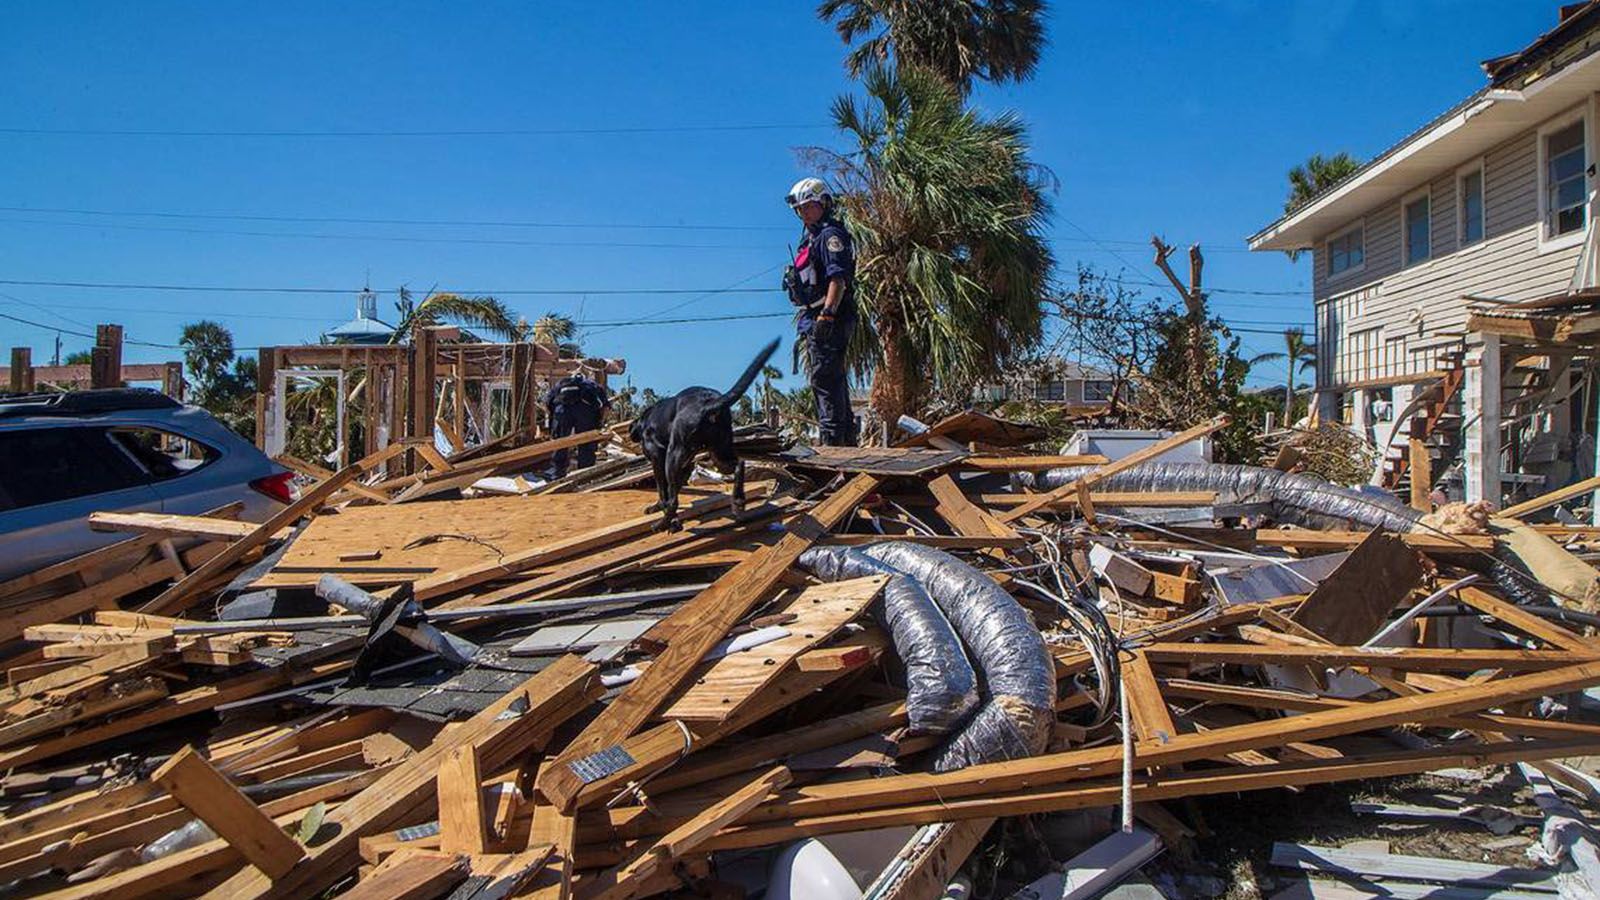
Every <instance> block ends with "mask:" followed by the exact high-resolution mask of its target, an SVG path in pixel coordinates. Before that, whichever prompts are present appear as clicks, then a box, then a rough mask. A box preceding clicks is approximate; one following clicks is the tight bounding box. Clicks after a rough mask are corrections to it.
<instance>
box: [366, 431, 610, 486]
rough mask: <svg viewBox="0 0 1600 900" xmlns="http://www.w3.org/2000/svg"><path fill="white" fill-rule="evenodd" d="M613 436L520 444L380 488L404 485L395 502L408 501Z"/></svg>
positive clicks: (583, 435) (585, 435) (577, 436)
mask: <svg viewBox="0 0 1600 900" xmlns="http://www.w3.org/2000/svg"><path fill="white" fill-rule="evenodd" d="M610 437H611V436H610V435H608V434H606V433H605V432H604V431H585V432H582V433H580V434H569V435H567V436H566V437H559V438H554V439H552V440H548V441H541V442H539V443H537V444H529V445H527V446H526V447H518V448H517V449H515V450H506V451H504V452H502V453H495V454H492V455H490V456H481V457H479V458H477V459H474V460H472V461H470V462H462V463H457V464H455V467H454V468H453V469H452V470H450V471H449V472H445V473H440V474H437V475H432V476H422V477H418V476H401V477H399V478H391V479H388V480H387V481H381V482H379V483H378V484H377V485H376V487H377V489H378V490H380V491H389V490H394V489H395V488H397V487H399V488H403V490H402V491H401V492H400V493H399V494H397V495H395V502H397V503H398V502H402V501H406V500H421V499H423V498H425V497H431V496H433V495H434V494H438V493H441V492H443V491H448V490H453V489H455V488H462V487H468V486H470V485H471V484H472V483H473V482H474V481H477V480H478V479H479V478H483V477H484V476H486V475H492V474H495V473H496V472H497V471H499V470H501V469H505V468H508V467H511V466H518V465H527V464H530V463H533V462H536V461H538V460H540V459H543V458H544V457H547V456H553V455H554V454H555V452H556V451H557V450H567V449H571V448H573V447H578V446H582V445H583V444H593V443H599V442H602V441H607V440H610Z"/></svg>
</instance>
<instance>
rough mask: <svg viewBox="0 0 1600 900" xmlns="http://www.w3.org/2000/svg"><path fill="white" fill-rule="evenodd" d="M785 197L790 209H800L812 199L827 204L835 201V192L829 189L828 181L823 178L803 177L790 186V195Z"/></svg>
mask: <svg viewBox="0 0 1600 900" xmlns="http://www.w3.org/2000/svg"><path fill="white" fill-rule="evenodd" d="M783 199H784V201H785V202H787V203H788V204H789V208H790V209H799V208H800V207H801V206H802V205H804V204H806V203H810V202H812V201H816V202H818V203H821V204H822V205H823V206H827V205H828V204H830V203H832V202H833V192H832V191H830V190H828V183H827V182H826V181H823V180H822V179H821V178H802V179H800V180H799V181H796V182H795V183H794V187H792V188H789V194H788V196H786V197H784V198H783Z"/></svg>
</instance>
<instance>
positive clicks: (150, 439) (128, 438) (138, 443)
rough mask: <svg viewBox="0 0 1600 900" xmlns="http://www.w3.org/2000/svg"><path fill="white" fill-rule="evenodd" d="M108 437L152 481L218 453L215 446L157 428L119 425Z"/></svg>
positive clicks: (191, 468)
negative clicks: (133, 460) (139, 466)
mask: <svg viewBox="0 0 1600 900" xmlns="http://www.w3.org/2000/svg"><path fill="white" fill-rule="evenodd" d="M110 437H111V439H112V440H113V441H115V442H116V443H117V445H118V446H119V447H121V448H122V449H123V450H124V451H126V452H127V454H128V455H129V456H131V457H133V459H135V460H137V461H138V463H139V465H141V466H143V467H144V468H145V470H146V471H148V472H149V473H150V477H151V478H152V479H153V480H155V481H166V480H167V479H170V478H177V477H179V476H181V475H187V474H189V473H190V472H193V471H195V470H197V469H200V468H202V467H204V466H206V465H208V464H210V463H211V462H213V461H214V460H216V458H217V457H218V456H220V455H221V454H219V453H218V452H217V449H216V448H215V447H211V446H209V445H207V444H202V443H200V442H199V441H197V440H194V439H193V438H187V437H184V436H183V435H179V434H173V433H171V432H168V431H162V430H160V429H158V428H146V427H143V426H136V425H130V426H118V427H116V428H113V429H111V431H110Z"/></svg>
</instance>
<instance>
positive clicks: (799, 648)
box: [662, 575, 888, 722]
mask: <svg viewBox="0 0 1600 900" xmlns="http://www.w3.org/2000/svg"><path fill="white" fill-rule="evenodd" d="M887 581H888V577H887V576H883V575H874V576H871V577H868V578H853V579H851V580H849V581H837V582H834V583H832V584H820V585H816V586H814V587H809V588H806V589H805V590H803V591H801V592H800V593H798V594H796V595H794V596H793V597H792V598H791V599H789V600H787V601H786V602H783V603H780V604H779V605H778V606H777V607H776V608H774V609H773V610H772V612H773V613H774V614H777V615H782V614H785V613H794V615H795V617H796V618H795V620H794V621H793V622H789V623H786V624H785V625H784V626H783V627H785V628H787V629H789V636H788V637H784V638H779V639H778V640H776V641H772V642H771V643H767V644H762V645H761V646H759V647H754V648H751V649H750V650H748V651H745V652H743V653H732V654H729V655H728V656H724V657H723V658H722V659H719V660H717V661H716V662H714V663H710V664H709V665H706V666H703V667H702V668H701V669H700V671H699V672H697V673H696V674H695V676H694V679H693V681H691V682H690V683H689V687H688V688H687V689H686V690H684V691H683V692H682V693H680V694H679V695H678V697H677V699H675V700H673V701H672V702H671V703H670V705H668V706H667V708H666V710H665V711H664V712H663V713H662V717H663V718H667V719H683V720H687V721H709V722H722V721H725V720H726V719H727V718H728V717H729V716H732V715H733V714H734V713H735V712H737V711H738V709H739V707H740V706H742V705H743V704H744V701H745V700H747V699H748V698H750V697H751V696H753V695H755V694H756V693H757V692H759V691H760V690H761V688H762V687H764V686H766V684H767V683H768V682H770V681H772V680H774V679H776V678H779V677H781V676H782V675H784V674H785V672H786V671H787V670H788V669H789V667H790V663H792V662H793V660H794V658H795V657H796V656H799V655H800V654H801V653H804V652H805V651H806V650H809V649H811V648H812V647H815V646H817V645H818V644H820V643H822V642H823V641H825V640H827V639H828V637H829V636H830V635H832V634H833V633H834V632H836V631H838V630H839V629H840V628H843V627H844V626H845V623H847V622H849V621H850V620H851V619H854V618H855V617H856V616H859V615H860V614H861V613H862V612H863V611H864V610H865V609H866V607H867V604H868V603H871V602H872V600H873V598H875V597H877V596H878V593H879V592H880V591H882V590H883V585H884V583H885V582H887Z"/></svg>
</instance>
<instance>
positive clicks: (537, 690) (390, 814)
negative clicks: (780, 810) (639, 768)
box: [206, 656, 600, 900]
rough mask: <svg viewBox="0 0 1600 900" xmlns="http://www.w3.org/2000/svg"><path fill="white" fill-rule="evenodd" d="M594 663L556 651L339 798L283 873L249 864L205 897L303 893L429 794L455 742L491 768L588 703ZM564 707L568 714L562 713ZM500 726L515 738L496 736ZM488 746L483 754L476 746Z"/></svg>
mask: <svg viewBox="0 0 1600 900" xmlns="http://www.w3.org/2000/svg"><path fill="white" fill-rule="evenodd" d="M595 672H596V668H595V666H594V665H593V664H591V663H586V662H584V661H582V660H581V659H579V658H578V657H576V656H563V657H561V658H560V659H558V660H556V661H555V662H554V663H551V664H550V665H549V666H548V667H546V668H545V669H544V670H543V671H541V672H539V674H537V675H535V676H533V677H532V678H530V679H528V680H527V681H526V682H524V683H523V684H522V686H521V687H519V688H517V689H515V690H513V691H511V692H509V693H507V694H506V695H505V696H504V697H501V698H500V699H499V700H496V701H495V702H494V703H492V704H490V705H489V706H488V707H487V708H485V709H484V710H483V711H482V712H480V713H478V714H477V715H475V716H473V717H472V718H471V719H469V720H467V721H466V722H463V723H461V724H459V725H457V726H455V727H453V728H451V729H449V730H446V731H444V732H441V733H440V735H439V737H438V738H436V739H435V740H434V741H433V743H431V744H429V745H428V746H427V747H425V748H423V749H422V750H421V751H419V752H417V753H416V755H414V756H412V757H411V758H409V759H407V760H406V761H405V762H403V763H400V764H399V765H397V766H396V767H395V768H394V769H392V770H390V771H389V772H388V773H387V774H386V775H384V776H383V777H382V778H380V779H378V781H377V782H375V783H374V784H373V785H372V786H371V787H368V788H367V789H365V790H363V791H362V792H361V793H359V794H357V795H356V796H354V797H352V798H350V799H349V800H347V801H345V802H344V803H343V804H341V805H340V806H339V808H338V809H336V810H334V812H333V813H332V814H330V815H329V816H328V824H329V825H330V826H331V827H332V829H333V833H334V836H333V837H332V838H330V839H328V840H325V841H323V842H321V843H319V844H317V845H316V846H314V847H312V848H310V851H309V854H308V858H307V859H305V860H304V861H302V862H301V863H300V864H299V865H298V866H295V868H294V870H293V871H291V872H290V873H289V874H288V875H287V876H285V877H283V878H280V879H278V880H277V881H273V880H271V879H269V878H264V877H262V875H261V873H259V872H255V871H252V870H249V869H246V870H243V871H241V872H239V873H237V874H235V875H234V876H233V877H232V878H229V879H228V880H227V881H225V882H223V883H222V884H221V885H219V886H217V887H215V888H213V889H212V890H211V891H210V892H209V893H208V894H206V896H208V897H211V898H213V900H236V898H252V897H257V898H258V897H309V896H314V895H317V894H320V893H321V892H323V891H324V890H326V889H327V888H328V887H330V886H332V885H333V883H334V882H335V881H336V880H338V878H339V877H340V876H341V875H343V874H345V873H346V872H349V871H351V870H353V869H354V868H355V866H356V864H357V862H358V860H359V852H358V851H359V844H360V840H361V838H362V837H363V836H365V835H369V834H373V833H375V832H378V831H382V830H383V829H385V828H390V827H393V826H394V825H395V824H396V822H397V821H398V820H400V819H401V818H402V817H404V816H406V815H409V814H411V813H412V811H413V810H414V809H415V808H416V807H418V806H419V805H420V806H423V807H426V806H427V805H429V803H430V801H431V800H432V799H433V797H434V789H435V787H436V784H437V778H438V769H439V764H440V762H442V761H443V759H444V757H445V755H446V754H448V753H449V752H450V751H452V750H454V749H455V748H456V747H461V746H467V745H477V746H478V747H479V748H480V750H482V751H483V752H484V756H483V757H482V758H481V759H480V764H481V765H482V766H483V768H484V769H487V770H490V771H493V770H495V769H497V768H499V767H502V766H505V765H507V764H509V763H510V761H511V759H512V758H513V757H514V756H515V755H516V754H517V753H518V752H521V751H522V750H524V749H526V747H527V746H528V745H529V743H530V742H532V741H533V740H535V739H537V738H538V737H539V736H541V735H545V734H548V733H549V732H550V731H551V730H553V729H555V728H556V726H558V725H560V724H561V722H562V721H564V718H565V716H564V715H558V714H557V713H558V711H570V712H576V708H575V707H577V706H578V705H579V704H576V703H574V701H576V700H585V703H584V704H583V705H586V703H587V702H592V698H596V697H598V695H599V690H600V687H599V683H598V679H597V678H595ZM514 704H515V705H519V706H520V705H522V704H526V709H525V711H524V712H523V713H522V714H521V715H519V716H511V717H506V718H502V714H504V713H506V712H507V711H508V710H509V709H510V708H511V707H512V706H513V705H514ZM570 712H569V714H570ZM507 733H512V734H514V735H515V739H506V740H502V741H498V742H496V741H495V739H496V738H497V737H503V736H505V735H507ZM491 744H492V745H493V746H494V748H495V749H494V752H493V753H492V754H491V753H490V752H489V751H488V750H485V749H484V748H486V747H488V746H490V745H491Z"/></svg>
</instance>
